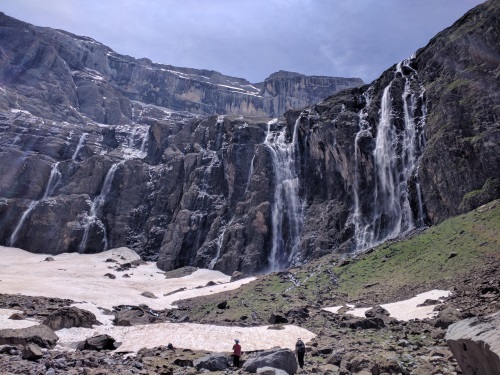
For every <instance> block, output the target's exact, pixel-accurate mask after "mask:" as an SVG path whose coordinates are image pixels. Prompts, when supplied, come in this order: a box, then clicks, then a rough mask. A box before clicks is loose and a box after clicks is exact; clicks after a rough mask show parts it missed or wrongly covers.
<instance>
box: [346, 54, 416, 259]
mask: <svg viewBox="0 0 500 375" xmlns="http://www.w3.org/2000/svg"><path fill="white" fill-rule="evenodd" d="M410 62H411V59H407V60H404V61H403V62H401V63H399V64H398V65H397V67H396V71H395V75H394V79H393V80H392V81H391V82H390V83H389V84H388V85H387V86H386V87H385V89H384V91H383V94H382V99H381V108H380V118H379V122H378V124H377V128H376V138H375V149H374V151H373V155H372V160H373V167H374V168H373V174H374V175H373V179H374V181H375V183H374V185H373V189H372V190H371V191H362V190H361V187H360V184H359V176H358V171H359V163H360V160H359V145H358V141H359V139H360V138H361V137H362V136H363V134H366V132H370V133H371V132H373V129H371V128H370V125H369V124H368V122H367V121H366V120H365V117H366V111H367V108H368V107H369V105H370V100H369V98H368V97H366V98H367V104H366V107H365V108H364V109H363V110H362V111H361V112H360V115H359V128H360V129H359V132H358V134H357V135H356V141H355V142H356V143H355V163H356V167H355V181H354V215H353V221H354V225H355V240H356V250H364V249H367V248H370V247H373V246H376V245H378V244H380V243H382V242H383V241H385V240H386V239H389V238H393V237H395V236H397V235H398V234H400V233H402V232H405V231H407V230H410V229H412V228H414V227H415V225H422V224H423V218H424V213H423V212H424V211H423V207H422V199H421V196H420V188H419V182H418V180H417V178H416V173H415V172H416V168H417V166H418V161H419V158H420V156H421V154H422V152H423V148H424V146H425V135H424V126H425V115H426V113H425V102H424V89H423V87H422V86H421V85H420V84H419V83H418V81H417V78H418V75H417V72H416V71H415V70H414V69H413V68H411V66H410ZM401 78H403V79H404V90H403V93H402V98H401V99H402V103H403V113H404V116H403V117H404V118H403V121H404V127H401V126H397V124H396V120H397V119H396V108H395V107H394V105H393V97H392V96H391V95H392V94H391V92H392V91H393V90H392V89H393V85H394V84H395V81H396V80H397V79H401ZM412 178H414V179H415V189H414V190H415V192H416V193H415V194H416V195H417V196H416V201H417V206H418V207H413V208H412V206H411V204H410V201H411V199H410V186H409V182H410V180H411V179H412ZM361 195H363V196H364V197H365V199H368V201H367V202H366V204H364V205H362V204H360V196H361ZM414 212H416V214H414Z"/></svg>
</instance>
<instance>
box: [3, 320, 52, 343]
mask: <svg viewBox="0 0 500 375" xmlns="http://www.w3.org/2000/svg"><path fill="white" fill-rule="evenodd" d="M57 340H59V337H58V336H57V335H56V334H55V333H54V331H53V330H52V329H50V328H49V327H47V326H46V325H43V324H40V325H38V326H32V327H28V328H20V329H1V330H0V345H3V344H7V345H27V344H31V343H33V344H37V345H38V346H40V347H42V348H53V347H54V346H56V342H57Z"/></svg>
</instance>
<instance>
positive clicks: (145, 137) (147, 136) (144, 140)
mask: <svg viewBox="0 0 500 375" xmlns="http://www.w3.org/2000/svg"><path fill="white" fill-rule="evenodd" d="M148 141H149V127H148V129H147V130H146V135H145V136H144V138H143V139H142V143H141V152H145V151H146V145H147V144H148Z"/></svg>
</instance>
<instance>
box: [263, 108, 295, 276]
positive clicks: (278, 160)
mask: <svg viewBox="0 0 500 375" xmlns="http://www.w3.org/2000/svg"><path fill="white" fill-rule="evenodd" d="M299 123H300V117H299V118H298V119H297V121H296V122H295V124H294V127H293V136H292V139H291V141H290V140H287V137H286V126H284V127H282V128H281V129H278V130H271V125H272V123H271V122H270V123H268V128H267V136H266V140H265V141H264V144H265V145H266V146H267V147H268V148H269V150H270V151H271V156H272V161H273V168H274V175H275V190H274V203H273V206H272V230H273V232H272V236H273V237H272V238H273V241H272V248H271V253H270V255H269V257H268V262H269V269H270V270H271V271H276V270H280V269H283V268H285V267H287V266H288V265H290V263H291V262H292V261H293V260H294V257H295V255H296V254H297V251H298V249H299V237H300V229H301V227H302V221H303V217H302V203H301V200H300V198H299V178H298V175H297V171H296V165H295V162H296V157H297V155H296V142H297V127H298V126H299Z"/></svg>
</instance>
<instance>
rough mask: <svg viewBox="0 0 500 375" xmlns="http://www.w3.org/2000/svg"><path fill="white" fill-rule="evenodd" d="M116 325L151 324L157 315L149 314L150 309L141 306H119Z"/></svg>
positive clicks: (116, 312) (115, 320)
mask: <svg viewBox="0 0 500 375" xmlns="http://www.w3.org/2000/svg"><path fill="white" fill-rule="evenodd" d="M115 309H117V311H115V319H114V321H113V323H114V324H115V325H116V326H133V325H138V324H149V323H153V322H154V321H155V320H156V317H155V316H153V315H151V314H149V312H148V310H146V309H143V308H142V307H140V306H118V307H115Z"/></svg>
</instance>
